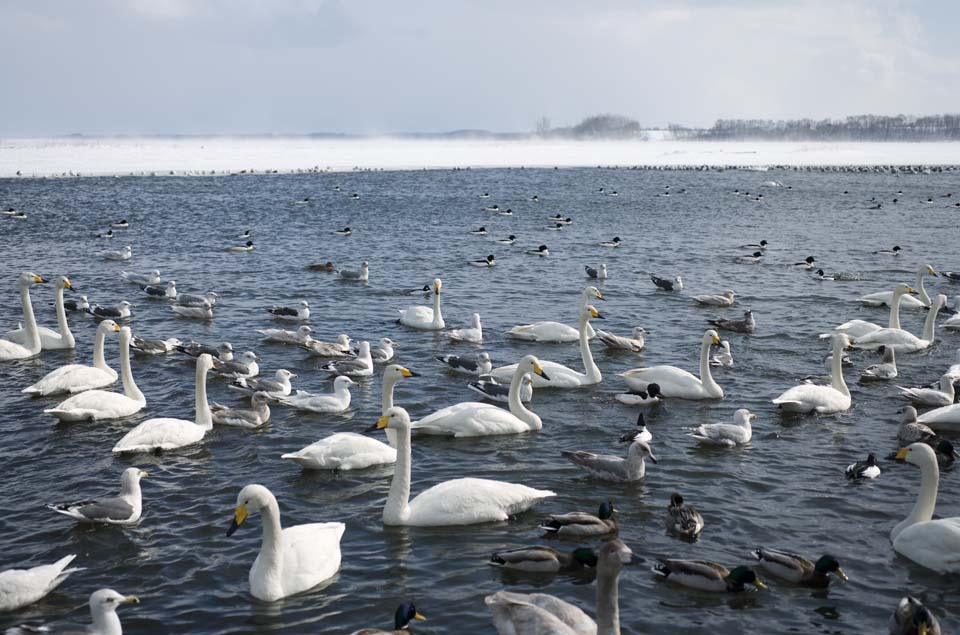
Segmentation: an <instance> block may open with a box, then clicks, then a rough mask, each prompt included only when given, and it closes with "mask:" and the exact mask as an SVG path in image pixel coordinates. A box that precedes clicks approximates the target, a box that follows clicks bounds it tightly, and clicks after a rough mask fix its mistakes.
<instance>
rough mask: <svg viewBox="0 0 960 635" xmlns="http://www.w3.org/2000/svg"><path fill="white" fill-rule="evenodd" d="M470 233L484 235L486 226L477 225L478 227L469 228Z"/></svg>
mask: <svg viewBox="0 0 960 635" xmlns="http://www.w3.org/2000/svg"><path fill="white" fill-rule="evenodd" d="M470 233H471V234H473V235H474V236H486V235H487V228H486V227H479V228H477V229H471V230H470Z"/></svg>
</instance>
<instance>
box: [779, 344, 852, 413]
mask: <svg viewBox="0 0 960 635" xmlns="http://www.w3.org/2000/svg"><path fill="white" fill-rule="evenodd" d="M832 338H833V359H832V361H831V369H830V385H829V386H816V385H814V384H800V385H799V386H794V387H793V388H790V389H789V390H787V391H786V392H784V393H782V394H781V395H780V396H779V397H777V398H776V399H774V400H773V403H774V404H775V405H777V406H779V407H780V408H781V409H783V410H784V411H786V412H794V413H810V412H816V413H818V414H835V413H838V412H843V411H845V410H848V409H849V408H850V403H851V400H850V390H849V389H848V388H847V384H846V382H845V381H844V380H843V350H844V349H845V348H849V347H850V338H848V337H847V336H846V335H845V334H843V333H834V334H833V336H832Z"/></svg>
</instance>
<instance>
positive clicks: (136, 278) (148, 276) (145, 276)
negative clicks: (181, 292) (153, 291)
mask: <svg viewBox="0 0 960 635" xmlns="http://www.w3.org/2000/svg"><path fill="white" fill-rule="evenodd" d="M120 277H121V278H123V279H124V280H125V281H127V282H129V283H130V284H135V285H137V286H148V285H157V284H160V283H161V282H162V279H161V278H160V271H158V270H157V269H154V270H153V271H148V272H146V273H138V272H136V271H121V272H120Z"/></svg>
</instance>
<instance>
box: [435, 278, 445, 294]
mask: <svg viewBox="0 0 960 635" xmlns="http://www.w3.org/2000/svg"><path fill="white" fill-rule="evenodd" d="M442 288H443V282H442V281H441V280H440V278H434V279H433V292H434V293H435V294H437V295H440V289H442Z"/></svg>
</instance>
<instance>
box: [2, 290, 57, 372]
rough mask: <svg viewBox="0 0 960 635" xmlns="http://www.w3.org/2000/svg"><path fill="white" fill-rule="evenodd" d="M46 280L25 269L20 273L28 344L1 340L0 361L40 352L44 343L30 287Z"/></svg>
mask: <svg viewBox="0 0 960 635" xmlns="http://www.w3.org/2000/svg"><path fill="white" fill-rule="evenodd" d="M44 282H46V280H44V279H43V278H41V277H40V276H38V275H37V274H35V273H30V272H29V271H24V272H23V273H21V274H20V277H19V279H18V284H19V286H20V304H22V305H23V324H24V328H25V331H26V335H27V342H28V343H27V344H17V343H16V342H11V341H10V340H0V361H10V360H13V359H29V358H30V357H34V356H36V355H39V354H40V351H41V349H42V345H41V343H40V333H39V331H37V318H36V316H34V314H33V302H31V301H30V287H32V286H33V285H35V284H41V283H44Z"/></svg>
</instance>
